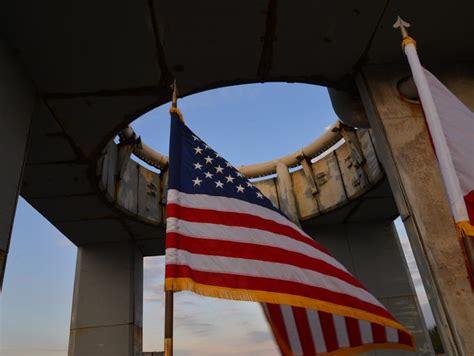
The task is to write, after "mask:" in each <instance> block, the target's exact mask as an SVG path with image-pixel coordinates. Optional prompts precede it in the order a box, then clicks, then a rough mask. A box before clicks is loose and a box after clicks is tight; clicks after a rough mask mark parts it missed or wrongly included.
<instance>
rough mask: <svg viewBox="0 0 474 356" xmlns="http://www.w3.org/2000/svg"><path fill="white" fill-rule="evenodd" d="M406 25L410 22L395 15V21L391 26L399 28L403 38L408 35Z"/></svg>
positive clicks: (408, 25)
mask: <svg viewBox="0 0 474 356" xmlns="http://www.w3.org/2000/svg"><path fill="white" fill-rule="evenodd" d="M408 27H410V24H409V23H408V22H406V21H403V19H402V18H401V17H400V16H398V17H397V21H395V23H394V24H393V28H399V29H400V32H401V33H402V37H403V38H404V39H405V38H407V37H409V36H408V31H407V28H408Z"/></svg>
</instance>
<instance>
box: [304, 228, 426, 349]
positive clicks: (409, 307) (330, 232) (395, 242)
mask: <svg viewBox="0 0 474 356" xmlns="http://www.w3.org/2000/svg"><path fill="white" fill-rule="evenodd" d="M304 228H305V231H306V232H307V233H309V234H310V235H311V236H313V237H314V239H315V240H316V241H317V242H319V243H320V244H322V245H323V246H324V247H326V248H327V249H328V250H329V251H331V253H332V254H333V256H334V257H336V258H337V260H338V261H340V262H341V263H342V264H343V265H344V266H345V267H346V268H347V269H348V270H349V271H350V272H351V273H352V274H353V275H354V276H355V277H356V278H357V279H358V280H359V281H361V282H362V284H364V286H365V287H366V288H367V289H368V290H369V291H370V292H371V293H372V294H373V295H374V296H376V297H377V299H379V300H380V302H381V303H382V304H383V305H384V306H385V307H386V308H387V309H388V310H390V312H391V313H392V314H393V315H394V316H395V318H396V319H397V320H398V321H400V322H401V323H402V324H403V325H404V326H405V327H407V329H408V330H410V331H411V332H412V333H413V334H414V335H415V337H416V345H417V352H416V353H415V355H433V354H434V352H433V348H432V345H431V342H430V338H429V335H428V331H427V328H426V325H425V322H424V319H423V316H422V313H421V309H420V306H419V303H418V299H417V297H416V294H415V289H414V287H413V283H412V280H411V278H410V275H409V272H408V265H407V262H406V260H405V257H404V255H403V251H402V249H401V244H400V241H399V239H398V236H397V232H396V230H395V227H394V224H393V223H392V222H391V221H380V222H372V223H366V224H335V225H319V226H312V227H308V226H306V227H304ZM369 354H371V355H387V356H388V355H393V356H398V355H405V354H406V355H407V356H408V355H413V353H412V352H407V351H401V350H396V351H389V350H387V351H376V352H372V353H369Z"/></svg>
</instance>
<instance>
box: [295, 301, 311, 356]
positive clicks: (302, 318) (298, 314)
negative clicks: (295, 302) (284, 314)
mask: <svg viewBox="0 0 474 356" xmlns="http://www.w3.org/2000/svg"><path fill="white" fill-rule="evenodd" d="M291 309H292V311H293V315H294V317H295V322H296V328H297V329H298V337H299V339H300V343H301V347H302V348H303V355H304V356H306V355H308V356H314V355H315V354H316V349H315V347H314V344H313V336H312V334H311V328H310V326H309V322H308V316H307V315H306V309H305V308H300V307H292V308H291Z"/></svg>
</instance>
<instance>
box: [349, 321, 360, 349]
mask: <svg viewBox="0 0 474 356" xmlns="http://www.w3.org/2000/svg"><path fill="white" fill-rule="evenodd" d="M346 327H347V334H348V336H349V343H350V345H351V347H356V346H360V345H362V338H361V336H360V329H359V324H358V323H357V319H354V318H351V317H347V316H346Z"/></svg>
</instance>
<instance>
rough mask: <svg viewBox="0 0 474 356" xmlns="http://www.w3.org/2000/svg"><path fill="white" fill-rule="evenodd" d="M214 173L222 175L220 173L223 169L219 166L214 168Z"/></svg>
mask: <svg viewBox="0 0 474 356" xmlns="http://www.w3.org/2000/svg"><path fill="white" fill-rule="evenodd" d="M215 168H216V173H222V171H223V170H224V168H222V167H221V166H220V165H218V166H216V167H215Z"/></svg>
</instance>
